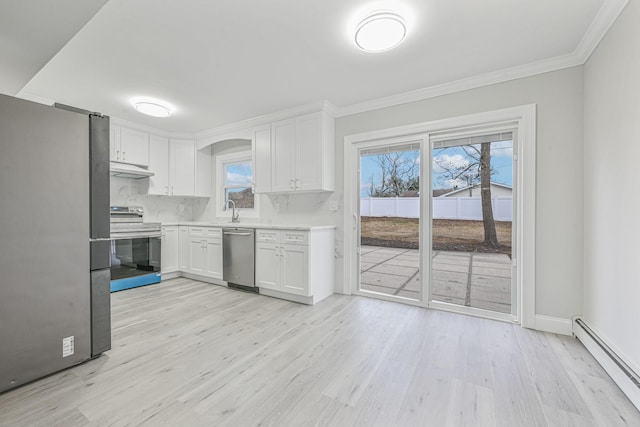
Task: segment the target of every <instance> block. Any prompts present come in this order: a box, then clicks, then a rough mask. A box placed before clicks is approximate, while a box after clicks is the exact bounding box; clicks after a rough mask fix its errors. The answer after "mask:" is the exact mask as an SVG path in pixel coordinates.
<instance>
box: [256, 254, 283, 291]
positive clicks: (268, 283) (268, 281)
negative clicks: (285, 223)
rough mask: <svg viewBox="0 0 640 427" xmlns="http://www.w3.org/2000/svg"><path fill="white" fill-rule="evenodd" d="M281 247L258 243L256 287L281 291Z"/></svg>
mask: <svg viewBox="0 0 640 427" xmlns="http://www.w3.org/2000/svg"><path fill="white" fill-rule="evenodd" d="M281 269H282V267H281V265H280V246H279V245H278V244H277V243H265V242H256V286H258V287H259V288H264V289H273V290H275V291H277V290H280V270H281Z"/></svg>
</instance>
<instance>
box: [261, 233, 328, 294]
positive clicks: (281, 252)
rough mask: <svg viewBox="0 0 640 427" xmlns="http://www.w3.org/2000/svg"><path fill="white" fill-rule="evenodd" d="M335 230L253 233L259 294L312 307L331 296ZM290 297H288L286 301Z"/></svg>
mask: <svg viewBox="0 0 640 427" xmlns="http://www.w3.org/2000/svg"><path fill="white" fill-rule="evenodd" d="M334 237H335V236H334V230H333V229H329V228H327V229H319V230H311V231H297V230H270V229H263V230H256V284H257V286H258V287H259V288H260V293H263V294H266V295H271V296H277V297H280V298H287V299H292V300H294V301H298V302H303V303H307V304H314V303H316V302H318V301H320V300H322V299H324V298H326V297H327V296H329V295H331V294H332V293H333V287H334V286H333V284H334V274H335V268H334V255H333V252H334V250H333V246H334ZM288 296H290V297H288Z"/></svg>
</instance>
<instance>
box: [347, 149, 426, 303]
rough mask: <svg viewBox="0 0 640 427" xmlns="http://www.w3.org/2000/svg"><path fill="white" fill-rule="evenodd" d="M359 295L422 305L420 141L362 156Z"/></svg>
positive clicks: (363, 150) (360, 166) (363, 151)
mask: <svg viewBox="0 0 640 427" xmlns="http://www.w3.org/2000/svg"><path fill="white" fill-rule="evenodd" d="M358 153H359V155H358V157H359V159H358V161H359V181H360V200H359V202H360V203H359V206H360V212H359V221H358V223H359V224H360V227H359V237H360V238H359V244H360V247H359V252H358V253H359V266H360V280H359V288H358V291H359V292H362V293H364V294H368V295H371V296H383V297H386V298H387V299H389V298H391V299H399V300H405V301H414V302H419V301H422V300H423V294H424V293H423V291H422V281H421V252H420V248H421V247H420V236H421V234H420V222H421V211H422V209H421V192H420V186H421V182H420V181H421V174H420V154H421V141H413V142H409V143H407V142H403V143H393V144H392V143H390V144H384V145H374V146H369V147H362V148H361V149H360V150H359V152H358Z"/></svg>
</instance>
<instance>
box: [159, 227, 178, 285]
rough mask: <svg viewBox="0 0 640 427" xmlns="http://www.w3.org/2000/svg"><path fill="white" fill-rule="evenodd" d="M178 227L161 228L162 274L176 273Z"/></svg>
mask: <svg viewBox="0 0 640 427" xmlns="http://www.w3.org/2000/svg"><path fill="white" fill-rule="evenodd" d="M178 248H179V236H178V227H177V226H176V227H162V257H161V261H160V266H161V268H162V272H163V273H173V272H174V271H178Z"/></svg>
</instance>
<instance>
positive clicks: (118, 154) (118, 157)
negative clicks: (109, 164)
mask: <svg viewBox="0 0 640 427" xmlns="http://www.w3.org/2000/svg"><path fill="white" fill-rule="evenodd" d="M116 160H120V150H116Z"/></svg>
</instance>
